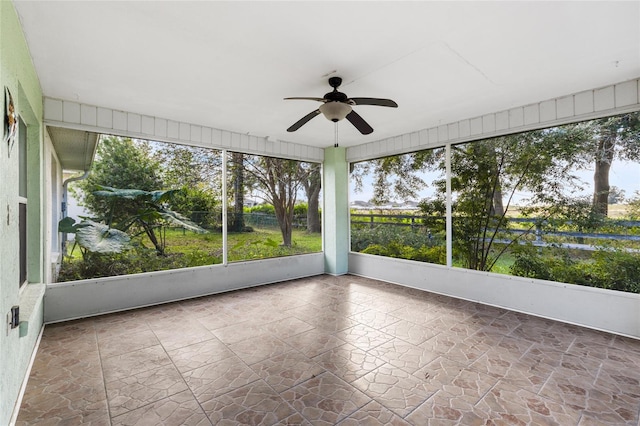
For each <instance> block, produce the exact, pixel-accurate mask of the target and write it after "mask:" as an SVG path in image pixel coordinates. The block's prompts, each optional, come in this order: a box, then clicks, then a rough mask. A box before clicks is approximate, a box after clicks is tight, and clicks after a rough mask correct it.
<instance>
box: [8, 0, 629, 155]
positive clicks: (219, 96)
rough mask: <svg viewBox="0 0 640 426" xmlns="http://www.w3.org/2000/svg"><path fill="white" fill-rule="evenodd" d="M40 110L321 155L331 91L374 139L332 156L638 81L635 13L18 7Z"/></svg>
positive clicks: (386, 6)
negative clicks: (310, 116) (166, 126)
mask: <svg viewBox="0 0 640 426" xmlns="http://www.w3.org/2000/svg"><path fill="white" fill-rule="evenodd" d="M14 4H15V6H16V9H17V11H18V14H19V16H20V19H21V21H22V24H23V28H24V31H25V34H26V38H27V42H28V44H29V48H30V50H31V54H32V56H33V61H34V63H35V67H36V70H37V72H38V75H39V78H40V82H41V84H42V88H43V91H44V94H45V95H46V96H50V97H54V98H60V99H66V100H74V101H79V102H82V103H87V104H92V105H98V106H103V107H108V108H114V109H120V110H125V111H131V112H137V113H140V114H146V115H152V116H158V117H163V118H168V119H173V120H178V121H186V122H190V123H195V124H199V125H205V126H211V127H215V128H219V129H225V130H231V131H236V132H241V133H248V134H251V135H256V136H270V137H272V138H275V139H280V140H286V141H291V142H297V143H303V144H307V145H314V146H319V147H326V146H331V145H333V142H334V126H333V124H332V123H331V122H329V121H327V120H326V119H324V118H323V117H322V116H319V117H317V118H315V119H314V120H312V121H311V122H309V123H308V124H306V125H305V126H303V127H302V128H301V129H300V130H298V131H297V132H295V133H287V132H286V129H287V128H288V127H289V126H290V125H291V124H293V123H294V122H296V121H297V120H298V119H299V118H301V117H302V116H304V115H306V114H307V113H309V112H311V111H313V110H314V109H316V108H317V107H318V106H319V104H318V103H316V102H312V101H284V100H283V98H284V97H290V96H314V97H321V96H322V95H323V94H324V93H326V92H328V91H330V87H329V85H328V84H327V78H328V77H329V76H332V75H336V76H340V77H342V78H343V80H344V82H343V85H342V87H341V91H343V92H345V93H346V94H347V95H348V96H350V97H381V98H391V99H394V100H395V101H396V102H397V103H398V104H399V108H397V109H392V108H383V107H375V106H364V105H363V106H357V107H355V109H356V111H357V112H358V113H359V114H360V115H361V116H362V117H363V118H364V119H365V120H367V121H368V122H369V123H370V124H371V126H372V127H373V128H374V129H375V131H374V132H373V133H372V134H371V135H368V136H363V135H361V134H360V133H358V132H357V131H356V130H355V129H354V128H353V126H351V124H350V123H348V122H347V121H342V122H340V124H339V138H340V145H341V146H352V145H358V144H361V143H365V142H370V141H373V140H378V139H382V138H386V137H389V136H394V135H398V134H403V133H407V132H411V131H416V130H420V129H424V128H427V127H432V126H435V125H438V124H444V123H449V122H452V121H456V120H459V119H464V118H471V117H476V116H479V115H482V114H485V113H488V112H495V111H500V110H505V109H508V108H510V107H514V106H521V105H526V104H528V103H533V102H538V101H542V100H546V99H549V98H553V97H557V96H562V95H565V94H570V93H574V92H578V91H581V90H586V89H593V88H596V87H600V86H604V85H608V84H611V83H617V82H620V81H625V80H629V79H632V78H637V77H638V76H640V2H638V1H631V2H629V1H627V2H612V1H603V2H582V1H571V2H560V1H553V2H551V1H549V2H520V1H518V2H477V1H475V2H398V1H389V2H363V1H359V2H331V1H321V2H303V1H298V2H271V1H260V2H241V1H233V2H203V1H200V2H189V1H162V2H160V1H157V2H156V1H141V2H136V1H120V2H116V1H84V2H78V1H70V2H62V1H14Z"/></svg>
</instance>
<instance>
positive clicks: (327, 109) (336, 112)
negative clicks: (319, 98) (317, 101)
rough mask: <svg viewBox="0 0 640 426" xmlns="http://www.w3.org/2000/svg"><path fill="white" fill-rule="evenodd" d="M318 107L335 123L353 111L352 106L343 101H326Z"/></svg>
mask: <svg viewBox="0 0 640 426" xmlns="http://www.w3.org/2000/svg"><path fill="white" fill-rule="evenodd" d="M318 109H319V110H320V112H321V113H322V114H323V115H324V116H325V117H327V120H330V121H333V122H334V123H336V122H338V121H340V120H343V119H344V118H345V117H346V116H347V114H349V113H350V112H351V106H350V105H347V104H345V103H343V102H325V103H324V104H322V105H320V108H318Z"/></svg>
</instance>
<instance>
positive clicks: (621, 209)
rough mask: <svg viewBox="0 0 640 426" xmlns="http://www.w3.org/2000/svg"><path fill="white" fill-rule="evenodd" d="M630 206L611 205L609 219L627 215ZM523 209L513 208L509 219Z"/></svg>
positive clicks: (510, 209)
mask: <svg viewBox="0 0 640 426" xmlns="http://www.w3.org/2000/svg"><path fill="white" fill-rule="evenodd" d="M628 208H629V206H628V205H627V204H609V215H608V216H607V217H608V218H609V219H619V218H622V217H625V216H626V215H627V211H628ZM520 210H521V207H519V206H511V207H509V211H507V216H508V217H519V216H520Z"/></svg>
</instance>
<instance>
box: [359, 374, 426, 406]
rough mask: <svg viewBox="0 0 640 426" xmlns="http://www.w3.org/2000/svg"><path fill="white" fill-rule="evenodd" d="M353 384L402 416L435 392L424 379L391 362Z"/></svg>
mask: <svg viewBox="0 0 640 426" xmlns="http://www.w3.org/2000/svg"><path fill="white" fill-rule="evenodd" d="M353 386H355V387H356V388H358V389H360V390H361V391H362V392H364V393H365V394H367V395H368V396H369V397H371V398H372V399H374V400H375V401H377V402H379V403H380V404H383V405H384V406H385V407H386V408H388V409H389V410H391V411H393V412H394V413H396V414H397V415H399V416H400V417H404V416H406V415H407V414H409V413H410V412H411V411H413V410H414V409H416V408H417V407H418V406H419V405H420V404H422V403H423V402H424V401H425V400H426V399H427V398H429V397H430V396H431V395H432V394H433V391H430V390H429V389H428V388H427V386H426V385H425V381H424V380H420V379H418V378H417V377H416V376H413V375H411V374H409V373H407V372H406V371H404V370H402V369H400V368H397V367H394V366H392V365H390V364H384V365H382V366H381V367H378V368H376V369H375V370H373V371H371V372H369V373H367V374H365V375H364V376H362V377H361V378H359V379H358V380H356V381H354V382H353Z"/></svg>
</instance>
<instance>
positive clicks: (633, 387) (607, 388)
mask: <svg viewBox="0 0 640 426" xmlns="http://www.w3.org/2000/svg"><path fill="white" fill-rule="evenodd" d="M639 412H640V370H638V369H635V368H628V367H627V368H625V367H622V366H617V365H610V364H605V365H603V366H602V368H601V369H600V372H599V374H598V377H597V379H596V381H595V383H594V384H593V387H591V388H589V389H588V390H587V395H586V408H585V411H584V413H585V414H587V415H589V416H590V417H591V418H593V419H597V420H599V421H602V422H603V423H605V424H634V425H635V424H636V423H637V422H638V421H639V420H638V413H639Z"/></svg>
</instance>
